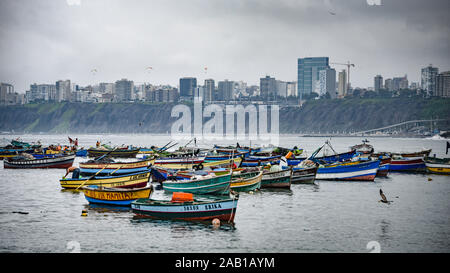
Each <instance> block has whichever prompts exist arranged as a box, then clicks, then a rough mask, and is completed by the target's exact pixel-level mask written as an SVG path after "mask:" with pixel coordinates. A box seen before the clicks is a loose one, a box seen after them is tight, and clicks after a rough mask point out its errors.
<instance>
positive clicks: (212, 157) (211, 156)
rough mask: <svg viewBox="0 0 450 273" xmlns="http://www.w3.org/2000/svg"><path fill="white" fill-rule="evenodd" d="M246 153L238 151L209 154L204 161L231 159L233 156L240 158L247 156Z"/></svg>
mask: <svg viewBox="0 0 450 273" xmlns="http://www.w3.org/2000/svg"><path fill="white" fill-rule="evenodd" d="M245 155H246V153H236V154H207V155H206V156H205V159H204V162H215V161H222V160H229V159H232V158H240V157H243V156H245Z"/></svg>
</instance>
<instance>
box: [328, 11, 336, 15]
mask: <svg viewBox="0 0 450 273" xmlns="http://www.w3.org/2000/svg"><path fill="white" fill-rule="evenodd" d="M328 12H329V13H330V14H331V15H336V13H334V12H332V11H328Z"/></svg>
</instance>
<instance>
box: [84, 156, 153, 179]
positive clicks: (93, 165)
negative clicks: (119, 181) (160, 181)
mask: <svg viewBox="0 0 450 273" xmlns="http://www.w3.org/2000/svg"><path fill="white" fill-rule="evenodd" d="M153 162H154V159H146V160H140V161H137V162H115V161H109V162H102V161H95V160H90V161H87V162H84V163H80V172H81V174H82V175H92V174H97V175H100V176H102V175H123V174H130V173H136V172H143V171H146V170H147V169H148V167H149V166H150V165H151V164H152V163H153Z"/></svg>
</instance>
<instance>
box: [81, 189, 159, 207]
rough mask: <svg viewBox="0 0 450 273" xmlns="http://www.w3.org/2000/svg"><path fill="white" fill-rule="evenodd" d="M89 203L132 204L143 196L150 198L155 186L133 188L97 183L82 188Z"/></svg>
mask: <svg viewBox="0 0 450 273" xmlns="http://www.w3.org/2000/svg"><path fill="white" fill-rule="evenodd" d="M81 189H82V190H83V192H84V197H85V198H86V200H87V201H88V202H89V203H92V204H103V205H112V206H130V205H131V202H133V201H136V200H137V199H141V198H147V199H148V198H149V197H150V195H151V193H152V192H153V186H152V185H150V186H147V187H143V188H132V189H120V188H106V187H99V186H96V185H91V186H86V187H82V188H81Z"/></svg>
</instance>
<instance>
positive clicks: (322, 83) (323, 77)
mask: <svg viewBox="0 0 450 273" xmlns="http://www.w3.org/2000/svg"><path fill="white" fill-rule="evenodd" d="M327 93H328V94H330V98H332V99H335V98H336V70H335V69H334V68H327V69H324V70H321V71H320V72H319V95H320V96H325V95H326V94H327Z"/></svg>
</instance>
